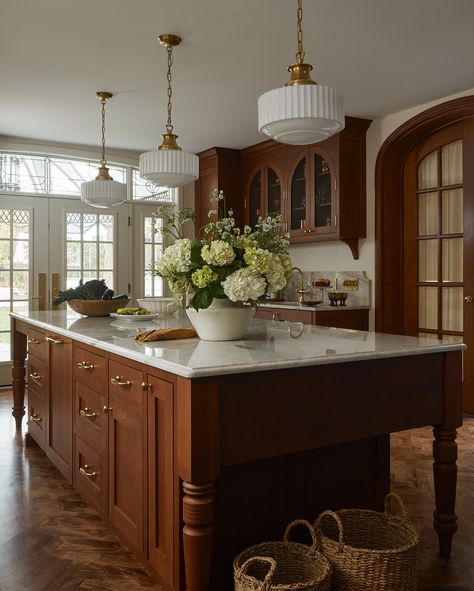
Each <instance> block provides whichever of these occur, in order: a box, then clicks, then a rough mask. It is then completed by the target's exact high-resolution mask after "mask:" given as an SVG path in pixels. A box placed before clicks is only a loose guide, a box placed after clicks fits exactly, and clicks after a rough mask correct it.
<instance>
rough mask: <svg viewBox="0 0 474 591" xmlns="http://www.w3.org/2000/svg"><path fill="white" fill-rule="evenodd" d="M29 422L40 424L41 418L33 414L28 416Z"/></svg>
mask: <svg viewBox="0 0 474 591" xmlns="http://www.w3.org/2000/svg"><path fill="white" fill-rule="evenodd" d="M30 421H33V423H41V417H40V416H39V415H37V414H36V413H35V412H34V413H33V414H32V415H30Z"/></svg>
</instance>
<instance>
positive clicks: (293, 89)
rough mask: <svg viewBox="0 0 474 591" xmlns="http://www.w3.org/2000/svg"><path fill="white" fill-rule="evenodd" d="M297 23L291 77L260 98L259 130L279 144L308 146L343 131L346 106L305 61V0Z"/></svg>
mask: <svg viewBox="0 0 474 591" xmlns="http://www.w3.org/2000/svg"><path fill="white" fill-rule="evenodd" d="M296 20H297V40H298V52H297V54H296V63H294V64H292V65H291V66H289V67H288V71H289V72H290V73H291V78H290V80H288V82H287V83H286V84H285V86H284V87H283V88H276V89H274V90H270V91H268V92H266V93H265V94H262V96H261V97H260V98H259V99H258V129H259V131H260V132H261V133H264V134H265V135H268V136H270V137H271V138H273V139H274V140H276V141H277V142H281V143H283V144H296V145H306V144H313V143H315V142H321V141H322V140H325V139H327V138H328V137H330V136H331V135H334V134H335V133H338V132H339V131H342V130H343V129H344V125H345V119H344V105H343V99H342V95H341V94H340V93H339V91H338V90H337V89H336V88H332V87H331V86H320V85H318V84H317V83H316V82H314V80H312V79H311V70H312V69H313V66H312V65H311V64H307V63H305V62H304V55H305V54H304V50H303V31H302V27H301V24H302V20H303V8H302V0H297V11H296Z"/></svg>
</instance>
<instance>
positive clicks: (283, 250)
mask: <svg viewBox="0 0 474 591" xmlns="http://www.w3.org/2000/svg"><path fill="white" fill-rule="evenodd" d="M211 201H213V202H214V203H216V206H217V208H216V209H215V210H211V211H210V212H209V213H208V216H209V217H212V216H215V215H217V217H218V219H217V221H215V222H208V223H207V224H206V225H205V226H204V227H203V228H202V229H201V232H200V233H199V236H203V237H200V238H195V239H194V240H193V241H191V240H190V239H189V238H184V237H183V235H182V226H183V225H184V224H185V223H186V222H187V221H193V222H194V221H195V219H196V214H195V213H194V211H192V210H191V209H189V208H188V209H185V210H181V211H175V210H174V208H173V206H170V205H163V206H161V207H160V208H158V210H157V211H156V212H155V216H159V217H163V218H164V219H165V222H166V224H165V225H164V227H163V228H162V229H161V231H162V232H163V234H165V235H167V236H169V237H170V238H171V239H173V240H174V242H173V244H171V245H170V246H168V247H167V248H166V249H165V251H164V253H163V256H162V258H161V260H160V261H159V263H158V265H157V267H156V269H155V272H156V273H157V274H158V275H160V276H161V277H163V278H164V279H166V280H167V281H168V283H169V285H170V288H171V290H172V291H173V292H174V293H175V294H176V295H177V296H178V297H182V296H184V295H186V294H187V295H188V300H189V306H190V307H192V308H194V309H196V310H199V309H202V308H207V307H209V306H210V304H211V302H212V300H213V299H214V298H218V299H225V298H228V299H229V300H232V301H233V302H247V303H251V304H256V303H258V302H259V301H261V300H262V299H263V298H264V297H265V295H267V294H269V293H273V292H275V291H278V290H280V289H283V288H284V287H285V286H286V284H287V282H288V280H289V278H290V275H291V267H292V264H291V259H290V257H289V255H288V235H287V234H282V233H280V229H281V225H282V224H281V216H280V215H274V216H273V215H272V216H267V217H265V218H261V217H259V218H258V222H257V224H256V227H255V229H254V230H252V228H250V227H249V226H245V227H244V229H243V231H241V230H240V228H237V227H235V219H234V215H233V212H232V210H229V211H228V212H227V215H226V216H225V217H221V216H219V213H220V212H221V211H225V197H224V193H223V192H222V191H218V190H217V189H216V190H215V191H214V193H213V196H212V198H211Z"/></svg>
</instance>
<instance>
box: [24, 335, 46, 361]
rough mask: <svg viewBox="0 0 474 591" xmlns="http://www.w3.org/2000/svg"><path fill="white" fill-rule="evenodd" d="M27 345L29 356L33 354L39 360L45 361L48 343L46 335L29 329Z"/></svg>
mask: <svg viewBox="0 0 474 591" xmlns="http://www.w3.org/2000/svg"><path fill="white" fill-rule="evenodd" d="M27 343H28V354H29V355H30V354H31V355H34V356H35V357H38V358H39V359H45V357H46V341H45V340H44V333H42V332H40V331H39V330H35V329H34V328H30V327H28V335H27Z"/></svg>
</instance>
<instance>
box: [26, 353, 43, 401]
mask: <svg viewBox="0 0 474 591" xmlns="http://www.w3.org/2000/svg"><path fill="white" fill-rule="evenodd" d="M28 390H34V391H35V392H36V395H37V396H39V397H41V398H42V399H43V400H45V392H46V364H45V362H44V361H41V359H38V358H37V357H35V356H34V355H29V356H28Z"/></svg>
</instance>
